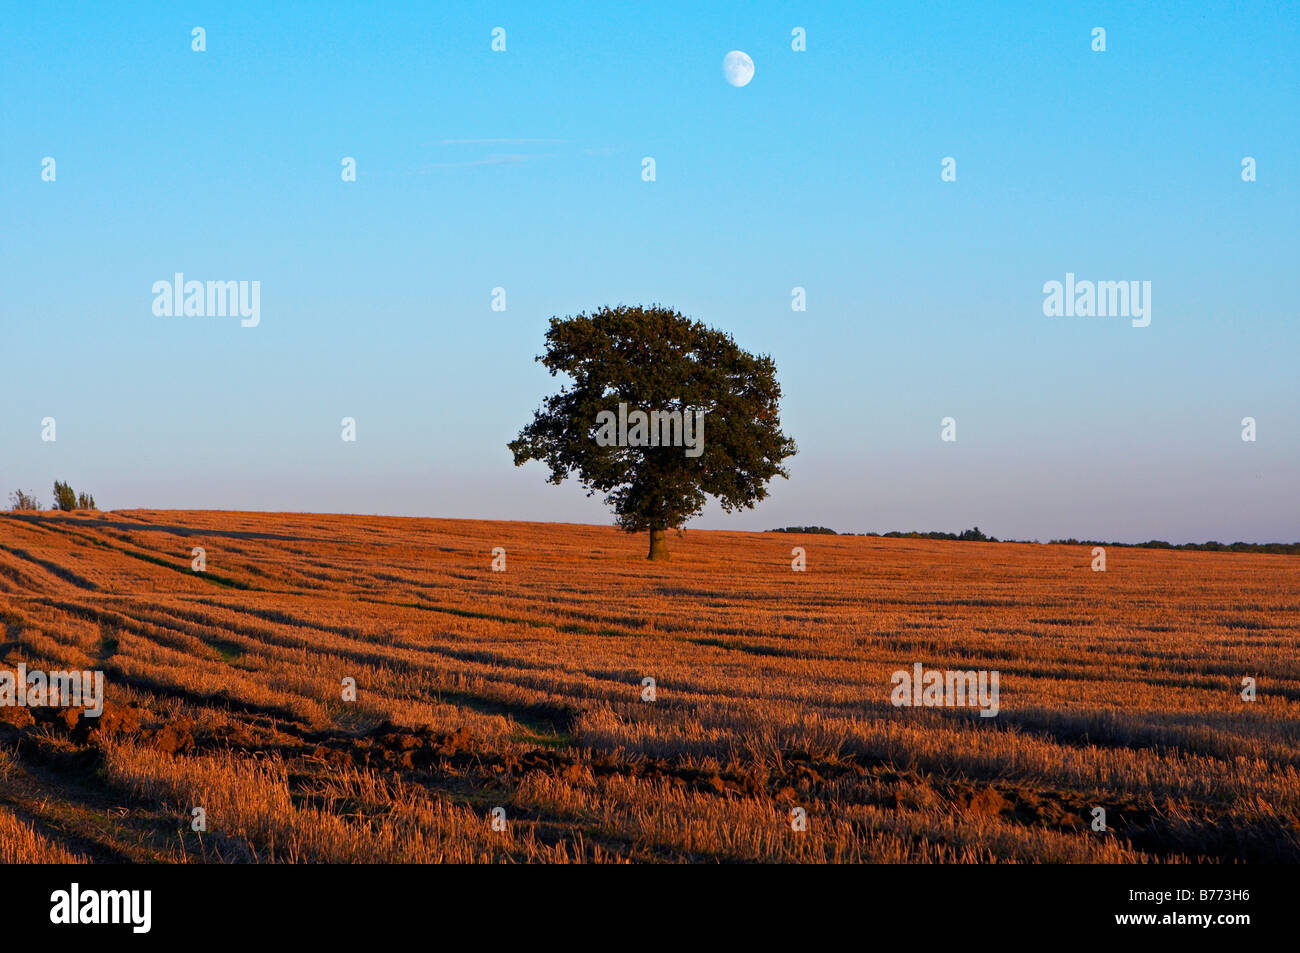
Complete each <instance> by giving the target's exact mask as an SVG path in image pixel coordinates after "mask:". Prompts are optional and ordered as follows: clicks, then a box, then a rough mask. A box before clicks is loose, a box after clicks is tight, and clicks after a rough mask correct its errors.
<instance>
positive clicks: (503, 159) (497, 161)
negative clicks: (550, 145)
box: [421, 152, 555, 171]
mask: <svg viewBox="0 0 1300 953" xmlns="http://www.w3.org/2000/svg"><path fill="white" fill-rule="evenodd" d="M554 158H555V156H554V154H547V155H534V154H531V153H524V152H511V153H504V154H498V155H490V156H484V157H483V158H482V159H468V160H466V161H464V162H431V163H430V164H428V165H426V166H424V167H423V168H422V169H421V171H426V170H429V169H468V168H472V167H474V166H480V165H523V164H524V163H525V162H531V161H533V160H534V159H554Z"/></svg>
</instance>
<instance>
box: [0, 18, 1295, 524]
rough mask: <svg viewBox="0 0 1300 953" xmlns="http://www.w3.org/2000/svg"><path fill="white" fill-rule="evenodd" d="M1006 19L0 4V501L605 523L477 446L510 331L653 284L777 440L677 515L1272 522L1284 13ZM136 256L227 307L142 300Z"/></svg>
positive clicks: (1280, 343)
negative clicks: (759, 399)
mask: <svg viewBox="0 0 1300 953" xmlns="http://www.w3.org/2000/svg"><path fill="white" fill-rule="evenodd" d="M1049 6H1054V5H1044V4H1033V3H1025V4H997V5H979V4H969V5H962V4H941V3H940V4H899V5H880V4H859V3H843V4H827V3H818V4H808V5H806V6H804V7H802V8H801V7H800V5H798V4H776V3H770V4H755V3H734V4H709V5H707V7H708V8H707V9H703V8H702V5H700V4H698V3H656V4H645V5H631V4H628V5H618V6H614V5H610V7H609V8H608V9H607V10H606V11H605V12H602V13H599V14H596V13H593V12H592V11H591V8H590V5H586V4H577V3H574V4H552V3H548V4H545V5H540V4H483V5H478V4H472V5H471V4H464V5H457V6H456V7H455V8H453V9H450V10H445V9H435V8H433V6H432V5H427V4H410V5H399V4H385V5H382V7H381V6H380V5H371V4H364V5H354V6H345V5H331V6H325V5H320V4H300V5H281V4H274V5H267V4H243V3H221V4H188V5H162V4H159V5H143V4H141V5H135V4H131V5H118V4H85V5H78V6H76V7H72V8H64V7H62V6H58V5H36V6H33V5H26V6H22V7H19V6H16V5H9V6H7V7H6V8H5V10H4V12H3V13H0V132H2V133H3V142H4V144H5V145H4V149H3V151H2V152H0V207H3V209H4V223H5V227H4V229H3V232H2V234H3V252H4V253H3V255H0V287H2V288H3V295H0V327H2V329H3V332H4V333H3V340H4V341H5V344H6V348H5V350H6V356H7V358H8V359H7V360H5V361H4V363H3V368H4V370H3V375H2V376H0V448H3V453H2V455H0V487H2V488H3V489H2V490H0V492H8V490H9V489H12V488H15V487H20V486H21V487H24V488H28V489H35V490H36V491H37V493H38V495H39V496H40V497H41V498H42V499H43V500H45V501H46V502H47V503H48V498H49V496H50V490H49V487H50V484H51V483H52V482H53V480H54V479H56V478H60V479H66V480H68V481H69V482H71V483H72V484H73V486H74V487H77V488H81V487H83V486H84V487H85V488H88V489H90V490H92V491H93V492H94V493H95V496H96V498H97V500H98V502H99V503H100V505H101V506H105V507H111V508H127V507H156V508H170V507H176V508H220V509H267V510H316V511H332V512H333V511H337V512H361V513H376V512H379V513H393V514H409V515H431V516H452V517H456V516H465V517H484V518H502V519H544V520H572V521H580V522H599V523H603V522H608V521H609V515H608V512H607V510H606V509H605V508H604V507H603V505H601V503H600V502H599V498H592V499H588V498H587V497H586V496H585V494H584V492H583V491H582V490H581V488H580V487H578V485H577V484H576V483H569V484H566V485H565V486H563V487H559V488H556V487H552V486H550V485H548V484H547V483H546V482H545V471H544V470H543V469H542V467H541V466H540V465H539V464H530V465H528V466H526V467H523V468H518V469H516V468H515V467H514V466H513V465H512V463H511V459H510V454H509V452H508V451H507V450H506V447H505V444H506V442H507V441H508V440H509V439H511V438H512V437H513V436H514V435H515V434H516V433H517V432H518V430H519V428H520V427H522V426H523V425H524V424H525V423H526V422H527V421H528V420H529V419H530V417H531V414H532V411H533V409H534V408H535V407H536V406H537V405H538V404H539V402H540V401H541V399H542V398H543V397H544V396H545V395H546V394H547V393H549V392H550V391H551V390H552V389H553V388H554V387H555V386H556V382H555V381H553V380H552V379H551V378H550V377H549V376H548V375H547V374H546V372H545V370H544V369H543V368H542V367H541V366H540V365H538V364H536V363H535V362H534V361H533V358H534V356H535V355H537V354H538V353H539V352H540V350H541V347H542V335H543V332H544V329H545V327H546V322H547V320H548V319H549V318H550V317H551V316H552V315H556V314H559V315H563V314H572V313H577V312H579V311H583V310H590V309H592V308H595V307H599V306H601V305H604V304H617V303H629V304H631V303H647V304H648V303H652V302H659V303H663V304H667V305H670V306H672V307H675V308H677V309H679V310H681V311H683V312H686V313H687V314H689V315H691V316H692V317H696V318H699V319H701V320H703V321H705V322H707V323H709V324H712V325H714V326H717V327H721V328H723V329H725V330H727V331H729V332H731V333H732V334H733V335H734V336H735V337H736V339H737V341H738V343H740V345H741V346H742V347H745V348H747V349H749V350H752V351H756V352H763V353H768V354H771V355H772V356H773V358H774V359H775V360H776V363H777V367H778V369H779V373H780V378H781V381H782V386H783V389H784V394H785V396H784V402H783V408H784V410H783V423H784V427H785V430H786V432H787V433H788V434H790V435H791V436H792V437H794V438H795V440H796V441H797V442H798V444H799V447H800V453H799V454H798V456H796V457H795V458H794V459H793V460H792V461H791V464H790V470H791V479H790V480H789V481H784V480H777V481H775V482H774V483H773V486H772V495H771V496H770V498H769V499H768V500H767V501H765V502H764V503H762V504H760V505H759V508H758V509H757V510H755V511H750V512H745V513H741V514H735V515H730V516H728V515H725V514H723V513H721V511H720V510H717V509H716V508H710V509H709V510H707V511H706V512H705V514H704V515H703V516H702V517H701V518H700V519H699V520H697V521H696V523H695V524H693V525H697V526H701V527H706V528H734V529H766V528H770V527H772V526H782V525H787V524H791V523H798V524H811V523H817V524H825V525H828V526H832V527H834V528H836V529H839V530H841V531H868V530H877V531H883V530H889V529H941V530H949V531H956V530H960V529H963V528H965V527H968V526H971V525H974V524H978V525H979V526H980V527H981V528H982V529H983V530H985V531H986V532H990V533H994V534H996V535H999V536H1010V537H1016V538H1038V539H1048V538H1051V537H1059V536H1077V537H1088V538H1107V539H1116V540H1126V541H1135V540H1143V539H1148V538H1153V537H1157V538H1166V539H1170V540H1174V541H1187V540H1195V541H1201V540H1205V539H1219V540H1222V541H1231V540H1237V539H1244V540H1276V539H1285V540H1296V539H1300V504H1298V503H1297V498H1296V488H1297V486H1300V373H1298V371H1297V367H1298V366H1300V361H1298V360H1297V358H1298V357H1300V326H1298V323H1297V321H1298V319H1300V314H1298V312H1300V296H1298V295H1297V289H1296V275H1297V273H1298V272H1297V267H1296V262H1297V257H1298V254H1297V253H1298V252H1300V239H1298V236H1300V187H1298V185H1297V183H1298V182H1300V175H1298V173H1300V169H1298V168H1297V165H1298V160H1300V128H1298V127H1300V92H1298V90H1300V66H1298V65H1297V64H1300V35H1298V34H1300V9H1298V8H1297V5H1296V4H1295V3H1280V4H1269V5H1265V4H1258V5H1246V4H1241V5H1238V4H1228V3H1224V4H1203V5H1198V6H1197V8H1196V10H1195V12H1193V11H1192V10H1191V8H1181V7H1176V6H1172V5H1167V4H1154V3H1153V4H1118V3H1117V4H1080V5H1078V6H1077V7H1076V9H1074V10H1071V11H1066V10H1057V9H1046V7H1049ZM196 26H201V27H203V28H204V29H205V30H206V46H207V49H206V51H205V52H194V51H193V50H191V30H192V28H194V27H196ZM498 26H500V27H503V28H504V29H505V30H506V51H505V52H504V53H498V52H493V51H492V50H491V48H490V45H491V31H492V29H493V28H494V27H498ZM1096 26H1101V27H1104V28H1105V29H1106V31H1107V32H1106V46H1107V49H1106V51H1105V52H1094V51H1093V50H1092V49H1091V42H1092V40H1091V33H1092V29H1093V28H1094V27H1096ZM795 27H803V28H804V29H805V31H806V36H807V49H806V51H802V52H796V51H794V50H792V49H791V30H792V29H793V28H795ZM733 49H739V50H744V51H746V52H747V53H749V55H750V56H751V57H753V60H754V62H755V66H756V74H755V77H754V79H753V81H752V82H751V83H750V84H749V85H748V86H745V87H743V88H734V87H732V86H730V85H728V84H727V83H726V82H725V81H724V79H723V75H722V69H721V63H722V58H723V56H724V55H725V54H726V53H727V52H728V51H729V50H733ZM46 156H51V157H54V159H55V160H56V163H57V166H56V175H57V177H56V180H55V181H54V182H52V183H51V182H45V181H42V178H41V163H42V159H43V158H44V157H46ZM344 156H352V157H355V159H356V161H357V171H358V175H357V181H356V182H343V181H341V177H340V162H341V160H342V158H343V157H344ZM644 156H653V157H654V159H655V162H656V173H657V178H656V181H654V182H645V181H642V177H641V160H642V157H644ZM945 156H952V157H954V158H955V159H956V163H957V179H956V181H955V182H943V181H941V180H940V171H941V167H940V163H941V160H942V159H943V158H944V157H945ZM1245 156H1252V157H1254V158H1255V160H1256V162H1257V176H1258V178H1257V181H1254V182H1243V181H1242V178H1241V162H1242V158H1243V157H1245ZM178 271H179V272H183V273H184V274H185V275H186V277H187V278H192V279H199V280H232V279H233V280H239V279H243V280H257V281H260V282H261V323H260V324H259V326H257V327H256V328H244V327H241V326H240V323H239V321H238V320H237V319H231V318H207V317H204V318H200V317H157V316H155V315H154V314H153V312H152V307H151V306H152V302H153V294H152V291H151V289H152V285H153V283H154V282H155V281H159V280H170V279H171V277H172V275H173V274H174V273H175V272H178ZM1066 272H1074V273H1075V274H1076V275H1078V276H1079V277H1080V278H1081V279H1084V278H1091V279H1094V280H1145V281H1150V282H1151V283H1152V321H1151V324H1150V326H1149V327H1146V328H1133V327H1131V326H1130V323H1129V321H1128V320H1126V319H1119V318H1106V319H1095V318H1094V319H1087V318H1049V317H1045V316H1044V314H1043V311H1042V302H1043V293H1042V287H1043V284H1044V282H1047V281H1051V280H1058V281H1059V280H1063V279H1064V276H1065V274H1066ZM498 286H499V287H504V288H505V289H506V295H507V310H506V311H504V312H494V311H492V310H491V308H490V302H491V292H492V289H493V288H495V287H498ZM795 286H801V287H804V288H806V289H807V301H808V309H807V311H806V312H793V311H792V310H791V307H790V302H791V289H792V288H793V287H795ZM47 416H51V417H54V418H55V420H56V421H57V438H58V439H57V441H55V442H53V443H49V442H43V441H42V440H41V423H40V422H41V420H42V418H44V417H47ZM345 416H351V417H354V418H355V419H356V421H357V437H358V439H357V440H356V442H355V443H345V442H343V441H342V440H341V439H340V424H339V422H340V420H341V418H343V417H345ZM946 416H952V417H954V418H955V419H956V421H957V437H958V439H957V441H956V442H950V443H945V442H942V441H941V440H940V420H941V418H943V417H946ZM1245 416H1253V417H1255V418H1256V420H1257V426H1258V439H1257V440H1256V441H1255V442H1253V443H1251V442H1244V441H1242V440H1241V436H1240V435H1241V419H1242V418H1243V417H1245Z"/></svg>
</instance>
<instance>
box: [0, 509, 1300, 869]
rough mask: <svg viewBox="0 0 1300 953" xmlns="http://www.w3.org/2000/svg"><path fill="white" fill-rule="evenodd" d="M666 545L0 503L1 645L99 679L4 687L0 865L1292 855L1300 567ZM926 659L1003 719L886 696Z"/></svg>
mask: <svg viewBox="0 0 1300 953" xmlns="http://www.w3.org/2000/svg"><path fill="white" fill-rule="evenodd" d="M669 543H670V547H671V548H672V551H673V559H672V561H671V562H668V563H648V562H647V561H646V560H645V559H644V558H643V555H644V550H645V540H644V538H643V537H642V536H639V535H638V536H629V535H626V534H623V533H621V532H619V531H617V530H615V529H613V528H606V527H596V526H575V525H560V524H543V523H496V522H478V521H468V520H441V519H398V518H381V517H362V516H327V515H304V514H260V513H259V514H255V513H222V512H151V511H119V512H110V513H98V512H96V513H76V514H54V513H40V514H13V515H4V516H0V624H2V625H3V640H2V641H0V662H3V664H0V669H5V668H7V669H14V668H15V667H16V666H17V665H18V663H20V662H22V663H25V664H26V665H27V666H28V667H29V668H39V669H45V670H54V669H69V668H77V669H87V670H100V671H103V672H104V673H105V676H106V680H107V703H106V707H105V710H104V714H103V715H102V716H101V717H100V718H98V719H91V718H86V717H77V715H76V713H75V712H69V711H67V710H64V709H55V708H44V709H41V708H37V709H30V708H17V707H13V708H0V862H15V861H61V860H69V859H84V860H88V861H175V862H244V861H262V862H271V861H275V862H302V861H324V862H350V861H396V862H407V861H412V862H424V861H600V862H609V861H614V862H617V861H705V862H718V861H889V862H971V861H976V862H989V861H1011V862H1034V861H1050V862H1061V861H1065V862H1076V861H1081V862H1150V861H1182V860H1198V859H1208V860H1213V861H1238V860H1246V861H1296V860H1300V704H1298V702H1300V651H1297V650H1298V649H1300V625H1298V624H1297V617H1298V610H1300V559H1297V558H1296V557H1293V556H1274V555H1255V554H1237V553H1209V552H1168V551H1152V550H1139V549H1119V548H1112V549H1110V550H1109V551H1108V553H1107V571H1106V572H1104V573H1101V572H1093V571H1092V570H1091V568H1090V563H1091V552H1090V550H1089V549H1088V548H1087V547H1067V546H1039V545H1029V544H1009V543H996V544H989V543H969V542H942V541H914V540H900V539H880V538H874V537H835V536H812V535H809V536H796V535H787V534H774V533H764V534H751V533H726V532H703V531H695V530H688V531H687V532H686V533H685V535H684V536H680V537H677V536H672V535H671V534H670V540H669ZM794 546H802V547H804V549H805V550H806V552H807V571H806V572H802V573H797V572H793V571H792V570H791V548H792V547H794ZM195 547H202V548H203V549H204V550H205V553H206V565H207V571H206V572H205V573H196V572H194V571H193V570H192V568H191V563H192V559H193V550H194V548H195ZM494 547H504V549H505V551H506V570H505V571H504V572H493V571H492V568H491V565H492V560H493V557H492V550H493V549H494ZM917 662H920V663H922V664H924V665H925V666H926V667H927V668H940V669H960V670H996V671H998V672H999V675H1000V699H999V712H998V714H997V716H996V717H992V718H981V717H978V712H977V710H975V709H970V708H926V707H894V706H893V705H892V704H891V703H890V700H889V696H890V689H891V675H892V673H893V672H895V671H896V670H900V669H904V670H910V669H911V667H912V666H913V664H914V663H917ZM1245 676H1250V677H1253V678H1255V679H1257V684H1258V697H1257V700H1255V701H1253V702H1249V701H1245V700H1243V699H1242V697H1241V691H1242V679H1243V677H1245ZM348 678H351V679H355V682H356V686H357V691H356V700H355V701H346V700H344V698H343V694H344V690H343V684H344V679H348ZM645 678H653V679H654V680H655V696H656V697H655V700H654V701H645V700H643V692H644V688H643V679H645ZM196 807H200V808H202V809H203V812H204V817H205V820H206V830H205V831H203V832H195V831H194V830H192V823H191V818H192V812H193V810H194V808H196ZM1097 807H1102V808H1104V809H1105V811H1106V820H1107V830H1106V831H1104V832H1102V831H1094V830H1093V829H1092V822H1093V817H1094V814H1093V810H1094V808H1097ZM496 808H501V809H503V811H504V824H502V823H497V824H496V825H494V824H493V817H494V809H496ZM797 808H800V809H802V811H803V815H804V816H805V817H806V829H805V830H795V829H794V827H795V825H794V824H792V816H797V812H796V815H792V811H795V809H797ZM495 813H496V815H497V816H498V817H500V816H501V812H495ZM502 827H503V828H504V829H497V828H502Z"/></svg>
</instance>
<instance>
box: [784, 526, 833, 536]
mask: <svg viewBox="0 0 1300 953" xmlns="http://www.w3.org/2000/svg"><path fill="white" fill-rule="evenodd" d="M768 532H769V533H821V534H822V535H825V536H838V535H839V534H838V533H837V532H835V530H833V529H830V528H829V527H826V526H783V527H781V528H780V529H769V530H768Z"/></svg>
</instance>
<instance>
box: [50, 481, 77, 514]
mask: <svg viewBox="0 0 1300 953" xmlns="http://www.w3.org/2000/svg"><path fill="white" fill-rule="evenodd" d="M76 508H77V494H76V493H74V492H73V490H72V487H70V486H68V484H66V483H63V482H61V481H59V480H55V481H54V509H56V510H63V511H64V512H71V511H73V510H75V509H76Z"/></svg>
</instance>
